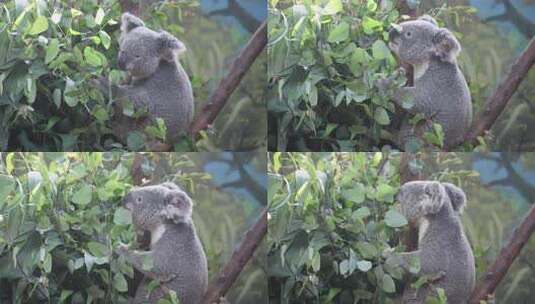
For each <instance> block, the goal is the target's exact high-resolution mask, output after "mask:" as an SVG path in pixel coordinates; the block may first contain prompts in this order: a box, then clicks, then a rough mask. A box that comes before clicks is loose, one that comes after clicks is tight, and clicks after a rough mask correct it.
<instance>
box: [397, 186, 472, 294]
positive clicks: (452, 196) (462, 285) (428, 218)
mask: <svg viewBox="0 0 535 304" xmlns="http://www.w3.org/2000/svg"><path fill="white" fill-rule="evenodd" d="M397 200H398V201H399V202H400V205H401V213H402V214H403V215H404V216H405V217H406V218H407V219H408V220H409V221H412V222H417V223H418V225H419V228H420V229H419V230H420V231H419V244H418V250H416V251H413V252H406V253H401V254H398V256H400V257H401V258H402V261H403V263H402V266H407V265H408V264H409V261H410V260H411V259H412V258H414V257H416V258H418V259H419V260H420V267H421V268H420V273H419V274H420V275H429V276H433V275H439V276H438V278H437V280H436V282H433V283H432V285H433V286H434V287H437V288H443V289H444V291H445V293H446V296H447V298H448V303H450V304H462V303H466V302H467V301H468V299H469V297H470V294H471V292H472V290H473V288H474V284H475V262H474V256H473V254H472V249H471V248H470V244H469V243H468V240H467V238H466V236H465V234H464V231H463V227H462V224H461V219H460V214H461V212H462V209H463V208H464V206H465V204H466V196H465V194H464V192H463V190H461V189H460V188H458V187H457V186H455V185H453V184H449V183H440V182H436V181H414V182H408V183H406V184H404V185H403V186H402V187H401V189H400V191H399V193H398V195H397ZM431 290H432V289H431V288H425V287H422V288H421V289H420V290H414V289H412V290H408V291H406V292H405V294H404V295H403V303H414V304H416V303H422V304H423V303H425V299H426V297H427V295H428V294H433V293H432V291H431Z"/></svg>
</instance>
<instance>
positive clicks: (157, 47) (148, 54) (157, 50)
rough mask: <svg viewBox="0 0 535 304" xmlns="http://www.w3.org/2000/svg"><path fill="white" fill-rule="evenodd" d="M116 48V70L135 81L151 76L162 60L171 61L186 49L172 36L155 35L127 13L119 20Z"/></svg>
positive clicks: (139, 20) (164, 33) (156, 33)
mask: <svg viewBox="0 0 535 304" xmlns="http://www.w3.org/2000/svg"><path fill="white" fill-rule="evenodd" d="M119 47H120V50H119V55H118V58H117V61H118V65H119V68H120V69H122V70H126V71H128V72H130V75H131V76H133V77H136V78H147V77H149V76H151V75H152V74H154V72H156V70H157V69H158V66H159V65H160V62H161V61H162V60H165V61H167V62H174V61H175V57H176V55H178V54H181V53H183V52H185V50H186V47H185V46H184V44H183V43H182V42H181V41H180V40H178V39H177V38H175V37H173V36H172V35H171V34H169V33H167V32H165V31H159V32H155V31H153V30H151V29H149V28H147V27H145V23H143V21H141V19H139V18H138V17H136V16H134V15H131V14H129V13H124V14H123V16H122V18H121V37H120V38H119Z"/></svg>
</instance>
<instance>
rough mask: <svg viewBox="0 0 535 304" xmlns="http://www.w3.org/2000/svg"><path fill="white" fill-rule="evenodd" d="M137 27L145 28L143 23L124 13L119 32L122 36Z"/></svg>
mask: <svg viewBox="0 0 535 304" xmlns="http://www.w3.org/2000/svg"><path fill="white" fill-rule="evenodd" d="M138 26H145V23H144V22H143V21H142V20H141V19H139V18H138V17H136V16H134V15H132V14H130V13H124V14H123V16H122V17H121V32H122V33H123V34H126V33H128V32H130V31H131V30H133V29H135V28H136V27H138Z"/></svg>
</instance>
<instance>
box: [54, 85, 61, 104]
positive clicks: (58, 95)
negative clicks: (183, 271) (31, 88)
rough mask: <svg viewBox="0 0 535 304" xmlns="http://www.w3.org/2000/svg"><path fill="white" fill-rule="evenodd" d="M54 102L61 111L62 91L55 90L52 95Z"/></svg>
mask: <svg viewBox="0 0 535 304" xmlns="http://www.w3.org/2000/svg"><path fill="white" fill-rule="evenodd" d="M52 100H53V101H54V104H55V105H56V107H57V108H58V109H59V107H60V106H61V90H60V89H58V88H56V89H54V92H53V93H52Z"/></svg>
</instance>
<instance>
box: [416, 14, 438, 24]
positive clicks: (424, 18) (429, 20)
mask: <svg viewBox="0 0 535 304" xmlns="http://www.w3.org/2000/svg"><path fill="white" fill-rule="evenodd" d="M418 20H422V21H427V22H429V23H431V24H434V25H435V26H438V23H437V21H436V20H435V18H433V17H431V16H429V15H422V16H421V17H419V18H418Z"/></svg>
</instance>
